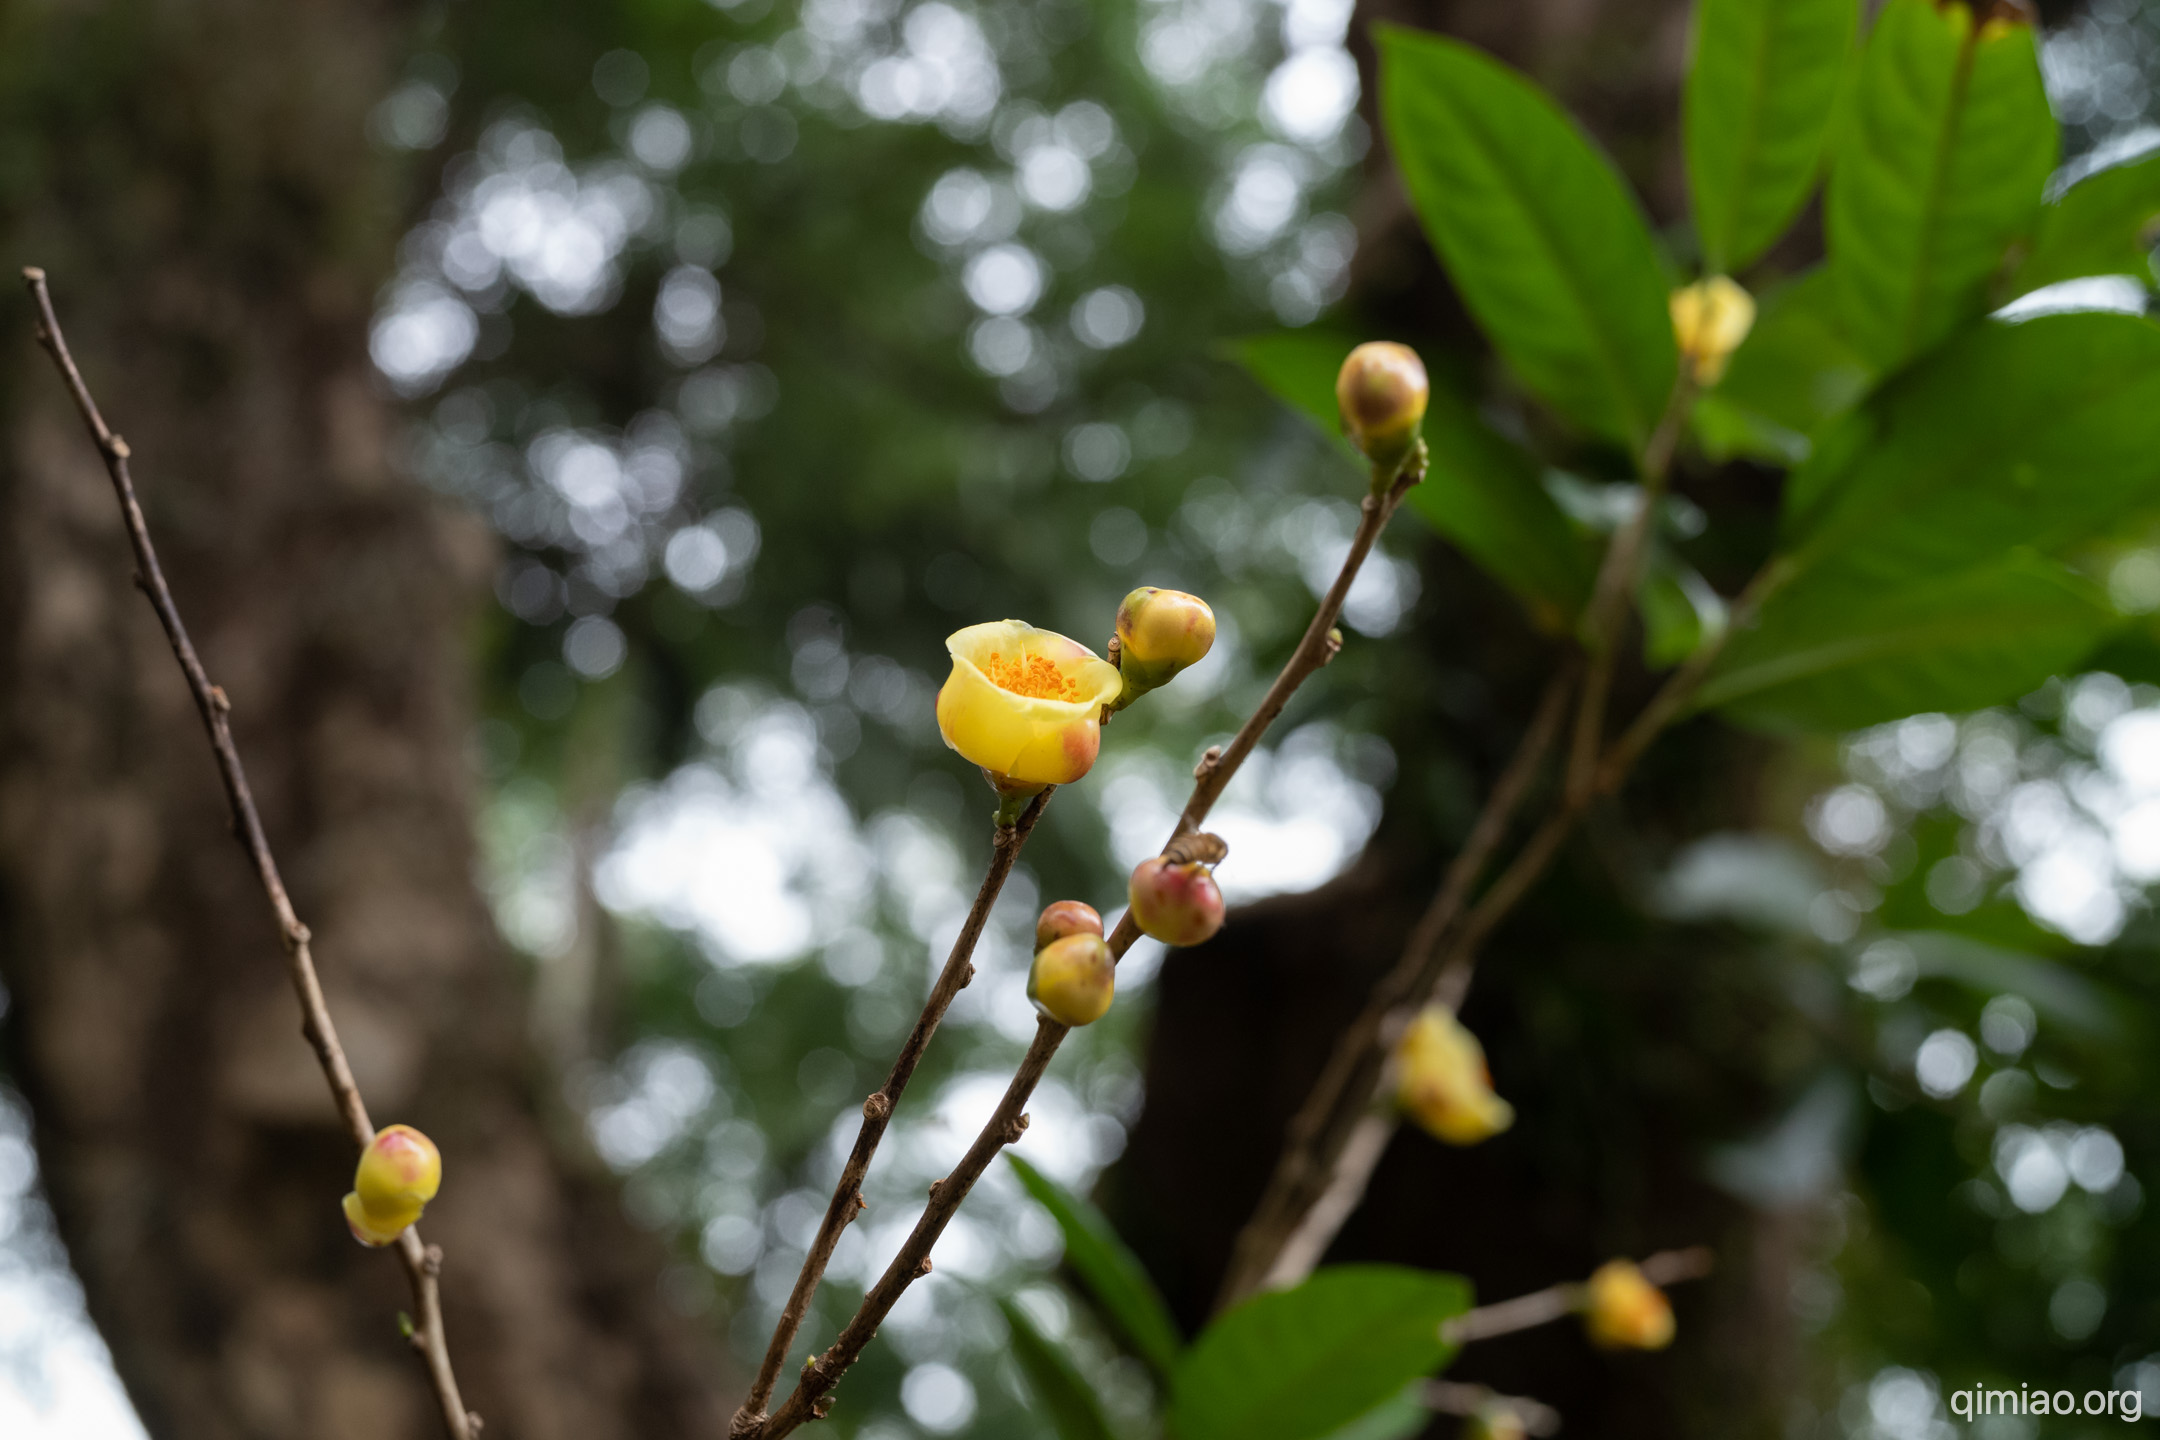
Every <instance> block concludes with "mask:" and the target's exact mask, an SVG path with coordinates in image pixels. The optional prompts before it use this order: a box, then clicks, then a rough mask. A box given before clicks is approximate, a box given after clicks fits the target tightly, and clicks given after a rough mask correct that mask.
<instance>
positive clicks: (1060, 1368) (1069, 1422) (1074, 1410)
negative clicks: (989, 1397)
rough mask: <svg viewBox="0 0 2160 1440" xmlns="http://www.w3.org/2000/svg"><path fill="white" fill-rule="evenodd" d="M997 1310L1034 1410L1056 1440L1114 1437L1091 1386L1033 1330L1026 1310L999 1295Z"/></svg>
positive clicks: (1110, 1439) (1061, 1353) (1047, 1339)
mask: <svg viewBox="0 0 2160 1440" xmlns="http://www.w3.org/2000/svg"><path fill="white" fill-rule="evenodd" d="M998 1309H1000V1310H1002V1311H1003V1312H1004V1313H1005V1327H1006V1329H1007V1330H1009V1331H1011V1333H1012V1357H1013V1360H1014V1361H1015V1362H1016V1363H1018V1365H1019V1366H1020V1373H1021V1374H1022V1375H1025V1376H1026V1377H1027V1383H1028V1388H1029V1389H1030V1390H1032V1391H1033V1392H1034V1393H1035V1406H1036V1410H1037V1413H1039V1414H1041V1415H1042V1416H1043V1417H1044V1418H1045V1419H1047V1420H1048V1421H1049V1422H1050V1423H1051V1425H1052V1426H1053V1427H1055V1428H1056V1430H1057V1433H1058V1440H1115V1437H1116V1434H1117V1432H1116V1431H1114V1430H1112V1429H1111V1428H1110V1422H1109V1420H1108V1419H1107V1418H1105V1417H1104V1415H1103V1412H1102V1407H1101V1406H1100V1405H1097V1404H1096V1403H1095V1391H1094V1389H1093V1387H1092V1386H1090V1385H1089V1384H1088V1383H1087V1380H1086V1379H1085V1378H1084V1377H1082V1375H1081V1374H1080V1371H1079V1370H1078V1369H1077V1368H1075V1367H1074V1365H1073V1362H1072V1358H1071V1357H1070V1356H1068V1355H1067V1354H1066V1353H1065V1352H1064V1351H1063V1350H1062V1349H1060V1348H1059V1347H1058V1346H1057V1344H1056V1343H1055V1342H1054V1341H1052V1340H1051V1339H1050V1337H1048V1336H1047V1335H1045V1334H1043V1333H1042V1331H1040V1330H1038V1329H1036V1328H1035V1322H1034V1321H1033V1320H1031V1319H1029V1318H1028V1313H1027V1311H1025V1310H1023V1309H1021V1308H1020V1306H1019V1305H1017V1304H1016V1303H1014V1302H1013V1301H1012V1300H1009V1299H1006V1298H1004V1297H1002V1296H1001V1297H999V1299H998Z"/></svg>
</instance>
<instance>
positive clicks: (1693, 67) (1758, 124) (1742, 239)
mask: <svg viewBox="0 0 2160 1440" xmlns="http://www.w3.org/2000/svg"><path fill="white" fill-rule="evenodd" d="M1858 15H1859V6H1858V5H1857V4H1856V3H1854V0H1700V3H1699V4H1698V5H1697V6H1696V7H1695V56H1694V60H1693V62H1692V63H1691V64H1690V66H1689V68H1688V78H1687V91H1686V94H1685V97H1684V99H1683V101H1682V104H1681V121H1682V125H1683V127H1684V130H1685V137H1686V142H1687V168H1688V185H1689V188H1690V190H1691V191H1692V192H1693V196H1694V203H1695V232H1696V234H1697V236H1699V237H1700V239H1701V241H1702V250H1703V262H1704V264H1705V265H1706V266H1707V267H1708V268H1709V269H1710V270H1711V271H1713V272H1731V271H1734V270H1738V269H1741V268H1742V267H1744V266H1746V265H1747V264H1749V263H1750V262H1751V261H1753V260H1754V259H1755V258H1756V257H1757V256H1759V255H1761V254H1762V252H1763V251H1764V250H1765V249H1767V248H1769V245H1770V242H1771V241H1773V240H1775V239H1777V237H1778V236H1779V235H1781V234H1783V233H1784V231H1785V227H1786V226H1788V225H1790V224H1791V223H1792V220H1793V216H1794V215H1796V214H1798V213H1799V210H1800V207H1801V206H1802V205H1804V204H1806V203H1807V197H1808V191H1809V190H1810V189H1811V188H1813V186H1814V183H1815V175H1816V171H1817V169H1818V168H1819V167H1820V165H1821V163H1822V152H1823V137H1824V135H1825V134H1826V133H1827V132H1828V130H1829V127H1830V116H1831V112H1832V109H1833V108H1834V103H1835V101H1836V99H1837V90H1838V83H1839V81H1840V79H1841V78H1842V77H1843V74H1844V69H1845V60H1846V57H1847V55H1849V54H1850V53H1851V51H1852V41H1853V27H1854V22H1855V20H1856V19H1857V18H1858Z"/></svg>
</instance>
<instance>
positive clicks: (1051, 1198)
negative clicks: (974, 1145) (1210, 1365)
mask: <svg viewBox="0 0 2160 1440" xmlns="http://www.w3.org/2000/svg"><path fill="white" fill-rule="evenodd" d="M1005 1158H1006V1159H1007V1160H1010V1161H1011V1162H1012V1167H1013V1173H1014V1174H1016V1175H1018V1176H1019V1177H1020V1183H1021V1184H1022V1185H1023V1186H1025V1187H1026V1189H1027V1192H1028V1194H1030V1195H1032V1196H1034V1197H1035V1199H1036V1201H1037V1202H1038V1203H1039V1204H1041V1205H1042V1207H1043V1208H1044V1209H1045V1210H1048V1211H1049V1212H1050V1217H1051V1218H1052V1219H1053V1220H1055V1221H1057V1226H1058V1229H1059V1230H1060V1231H1062V1232H1063V1233H1064V1236H1065V1263H1066V1264H1067V1265H1069V1266H1071V1267H1072V1271H1073V1274H1074V1275H1075V1276H1077V1277H1078V1278H1079V1280H1080V1283H1081V1284H1082V1285H1083V1286H1085V1287H1086V1289H1087V1292H1088V1294H1089V1295H1090V1296H1092V1297H1093V1298H1094V1300H1095V1303H1096V1304H1097V1305H1099V1306H1100V1307H1101V1308H1102V1313H1103V1315H1104V1317H1105V1318H1106V1319H1108V1320H1109V1322H1110V1324H1111V1326H1112V1328H1114V1329H1115V1330H1116V1331H1117V1332H1118V1334H1119V1336H1120V1337H1121V1338H1122V1339H1123V1340H1124V1341H1125V1343H1126V1344H1127V1345H1129V1346H1130V1347H1131V1348H1132V1352H1133V1353H1134V1354H1135V1355H1138V1356H1139V1357H1140V1358H1141V1359H1142V1360H1144V1361H1146V1362H1147V1364H1148V1366H1149V1367H1150V1368H1151V1369H1153V1370H1154V1371H1155V1373H1156V1374H1158V1375H1161V1376H1163V1377H1164V1378H1165V1379H1167V1378H1168V1377H1169V1375H1170V1373H1171V1370H1172V1369H1173V1367H1175V1366H1176V1364H1177V1362H1178V1352H1179V1351H1181V1350H1182V1349H1183V1348H1184V1345H1183V1342H1182V1341H1180V1339H1179V1338H1178V1330H1177V1322H1175V1321H1173V1320H1172V1319H1171V1318H1170V1307H1169V1306H1168V1305H1165V1304H1164V1303H1163V1298H1162V1294H1161V1292H1159V1291H1157V1290H1156V1288H1155V1283H1154V1282H1153V1281H1152V1280H1150V1279H1148V1276H1147V1271H1145V1270H1143V1269H1141V1268H1140V1262H1139V1260H1137V1259H1135V1258H1134V1256H1133V1253H1132V1251H1130V1250H1128V1249H1126V1248H1125V1242H1124V1241H1122V1240H1120V1239H1118V1236H1117V1232H1116V1231H1115V1230H1113V1229H1111V1228H1110V1222H1109V1221H1108V1220H1105V1219H1104V1218H1103V1216H1102V1212H1101V1211H1099V1210H1097V1209H1096V1208H1095V1207H1094V1206H1092V1205H1090V1204H1088V1202H1087V1201H1085V1200H1083V1199H1081V1198H1080V1197H1079V1196H1077V1195H1075V1194H1073V1193H1072V1192H1071V1191H1070V1190H1067V1189H1066V1188H1065V1187H1064V1186H1062V1185H1060V1184H1058V1183H1057V1182H1056V1181H1055V1180H1052V1179H1051V1178H1050V1177H1049V1176H1047V1175H1045V1174H1043V1173H1042V1172H1041V1171H1040V1170H1037V1169H1036V1168H1035V1167H1034V1166H1032V1165H1030V1164H1028V1162H1027V1161H1025V1160H1023V1159H1021V1158H1020V1157H1019V1156H1018V1155H1007V1156H1006V1157H1005Z"/></svg>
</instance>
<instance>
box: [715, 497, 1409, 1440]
mask: <svg viewBox="0 0 2160 1440" xmlns="http://www.w3.org/2000/svg"><path fill="white" fill-rule="evenodd" d="M1423 473H1424V472H1423V468H1422V465H1419V464H1413V465H1412V466H1411V467H1409V468H1406V469H1405V471H1404V472H1403V473H1402V475H1401V476H1400V477H1398V479H1397V480H1396V482H1395V483H1394V485H1392V486H1391V487H1390V488H1389V489H1388V490H1387V491H1386V492H1385V493H1384V494H1381V495H1378V496H1374V497H1370V498H1368V499H1367V500H1366V502H1365V505H1364V509H1363V512H1362V515H1361V518H1360V520H1359V523H1358V531H1357V535H1356V537H1355V538H1354V539H1353V540H1352V541H1351V544H1350V551H1349V553H1348V554H1347V555H1346V556H1344V558H1343V563H1342V569H1341V571H1340V572H1339V573H1338V574H1337V575H1336V577H1335V583H1334V584H1332V585H1330V586H1329V587H1328V590H1327V594H1326V595H1324V596H1323V597H1322V598H1321V601H1320V608H1319V610H1318V612H1317V613H1315V614H1314V616H1313V621H1312V624H1311V625H1309V626H1307V627H1306V630H1305V635H1304V638H1303V639H1302V640H1300V641H1299V642H1298V647H1297V649H1296V650H1294V651H1293V652H1292V653H1291V656H1290V659H1289V660H1288V661H1287V662H1286V663H1285V664H1284V666H1283V668H1282V671H1281V673H1280V674H1278V675H1277V676H1276V677H1275V683H1274V684H1273V685H1272V686H1270V687H1269V688H1268V693H1267V697H1266V698H1265V699H1264V700H1262V701H1261V703H1260V708H1259V709H1258V710H1256V711H1254V712H1253V715H1252V717H1251V718H1250V719H1248V720H1247V721H1246V722H1245V724H1244V725H1243V726H1242V727H1241V728H1240V729H1239V730H1238V733H1237V735H1236V737H1235V738H1233V739H1232V740H1231V742H1230V744H1229V745H1228V746H1226V747H1224V749H1223V751H1222V753H1221V754H1220V755H1216V756H1213V757H1212V758H1211V759H1210V760H1203V761H1202V762H1201V764H1200V766H1199V768H1198V769H1197V770H1196V772H1195V775H1194V782H1195V783H1194V785H1193V793H1192V797H1191V798H1190V799H1189V800H1187V801H1186V804H1185V810H1184V813H1183V814H1182V815H1181V816H1179V818H1178V823H1177V828H1176V830H1174V831H1173V832H1172V833H1171V835H1170V838H1169V839H1168V840H1167V841H1165V842H1164V849H1165V850H1166V851H1167V850H1168V849H1169V848H1170V847H1171V846H1172V845H1175V844H1177V843H1178V842H1179V840H1181V839H1182V838H1183V837H1185V836H1187V835H1190V834H1192V833H1193V832H1195V831H1197V830H1198V829H1199V828H1200V825H1201V823H1202V822H1203V821H1205V820H1206V819H1207V816H1208V812H1209V811H1210V810H1211V809H1212V808H1214V804H1215V801H1216V800H1217V799H1218V798H1219V797H1220V796H1221V794H1222V792H1223V788H1224V787H1225V786H1226V785H1228V784H1229V783H1230V778H1231V777H1232V776H1233V775H1235V774H1236V773H1237V769H1238V767H1239V766H1240V765H1242V764H1243V763H1244V761H1245V757H1246V756H1248V755H1250V754H1251V753H1252V751H1253V748H1254V746H1256V745H1257V744H1258V743H1259V741H1260V737H1261V736H1262V735H1263V734H1264V733H1265V732H1266V730H1267V728H1268V725H1269V724H1270V723H1271V722H1273V720H1274V719H1275V717H1276V716H1278V715H1280V714H1281V713H1282V711H1283V707H1284V706H1285V705H1287V704H1288V703H1289V700H1290V697H1291V695H1292V694H1293V693H1295V692H1296V690H1297V687H1298V686H1299V685H1301V684H1303V683H1304V682H1305V680H1306V679H1307V678H1309V677H1310V676H1311V675H1312V673H1313V672H1314V671H1316V670H1318V669H1319V668H1320V667H1321V666H1323V665H1325V664H1326V663H1327V662H1328V661H1329V660H1330V659H1332V658H1334V655H1335V651H1336V649H1337V642H1336V641H1335V640H1334V639H1333V638H1332V637H1331V635H1330V634H1329V632H1330V631H1332V630H1333V629H1334V628H1335V622H1336V620H1337V619H1338V618H1339V617H1340V616H1341V614H1342V605H1343V600H1344V598H1345V597H1346V596H1348V595H1349V593H1350V586H1351V584H1352V582H1354V581H1355V580H1356V579H1357V573H1358V569H1359V567H1360V566H1362V565H1363V564H1364V563H1365V557H1366V556H1367V555H1368V554H1370V553H1371V551H1372V547H1373V542H1374V541H1375V540H1377V539H1378V538H1379V536H1380V532H1381V531H1382V530H1383V529H1385V528H1386V526H1387V522H1388V520H1389V518H1390V517H1391V516H1392V515H1393V514H1394V513H1395V509H1396V507H1397V506H1398V505H1400V504H1401V503H1402V497H1403V495H1404V493H1405V492H1406V491H1407V490H1408V489H1409V488H1410V486H1412V485H1414V484H1416V483H1417V482H1418V481H1419V480H1420V479H1422V478H1423ZM1139 938H1140V927H1139V925H1138V924H1137V923H1136V922H1135V921H1134V920H1133V918H1132V915H1131V913H1130V912H1128V913H1127V914H1126V915H1125V917H1124V918H1123V919H1121V920H1120V921H1119V922H1118V924H1117V927H1116V929H1114V930H1112V931H1111V932H1110V936H1109V943H1110V953H1111V955H1112V957H1113V958H1115V959H1120V960H1122V959H1123V958H1124V957H1125V953H1126V952H1127V951H1128V950H1130V949H1132V947H1133V943H1134V942H1135V941H1137V940H1138V939H1139ZM1069 1033H1071V1032H1070V1031H1069V1030H1068V1029H1067V1028H1066V1027H1065V1026H1063V1025H1060V1024H1058V1023H1056V1022H1055V1021H1053V1020H1048V1019H1045V1020H1042V1021H1040V1022H1039V1023H1038V1025H1037V1027H1036V1031H1035V1039H1034V1042H1033V1043H1032V1044H1030V1045H1029V1046H1028V1051H1027V1054H1026V1056H1025V1057H1024V1058H1022V1060H1021V1062H1020V1066H1019V1069H1018V1070H1017V1071H1015V1072H1014V1074H1013V1078H1012V1083H1011V1084H1010V1085H1009V1086H1007V1087H1006V1090H1005V1096H1004V1098H1003V1099H1002V1100H1000V1101H999V1102H998V1107H997V1109H996V1110H995V1111H993V1112H992V1114H991V1116H990V1118H989V1120H988V1121H987V1122H985V1123H984V1125H983V1127H982V1129H981V1130H980V1131H979V1132H978V1133H977V1134H976V1137H975V1143H974V1144H973V1145H971V1146H970V1147H969V1148H968V1152H967V1154H966V1155H965V1156H963V1157H962V1158H961V1161H960V1163H959V1164H958V1165H956V1166H955V1167H954V1168H953V1171H952V1173H951V1174H949V1175H947V1176H946V1177H945V1178H944V1179H942V1180H940V1181H938V1182H937V1184H935V1185H934V1186H932V1187H931V1190H930V1204H929V1206H928V1208H926V1209H925V1210H924V1211H923V1213H922V1218H921V1219H919V1220H917V1221H916V1222H915V1228H914V1230H913V1231H912V1232H910V1234H909V1235H908V1238H907V1241H906V1243H905V1244H903V1245H902V1246H901V1247H900V1253H899V1254H898V1255H896V1256H895V1257H893V1261H892V1263H891V1264H890V1265H888V1266H887V1267H886V1269H885V1273H884V1274H883V1275H882V1276H881V1277H879V1279H878V1282H877V1284H875V1285H874V1286H872V1287H871V1289H870V1293H869V1294H867V1295H865V1296H864V1297H863V1302H862V1305H861V1306H860V1307H859V1308H858V1309H857V1310H856V1312H855V1314H854V1317H853V1318H852V1319H850V1320H849V1321H848V1323H847V1325H846V1327H845V1328H844V1329H842V1330H841V1332H840V1337H839V1338H838V1339H837V1340H835V1341H834V1342H833V1344H832V1346H831V1348H829V1349H828V1350H826V1351H825V1353H824V1354H822V1355H819V1356H817V1357H816V1358H814V1359H812V1360H810V1361H809V1362H808V1363H806V1364H805V1365H804V1366H803V1370H802V1377H801V1379H800V1380H798V1381H797V1382H796V1385H795V1389H794V1390H793V1391H792V1392H790V1393H789V1395H788V1397H787V1399H786V1401H784V1402H783V1403H782V1404H781V1406H780V1408H779V1409H778V1410H775V1411H774V1412H773V1413H772V1414H771V1415H770V1416H769V1417H766V1418H763V1419H760V1418H758V1417H755V1416H752V1417H749V1418H748V1420H747V1423H745V1420H744V1419H743V1418H742V1417H738V1419H737V1421H736V1428H735V1430H734V1435H735V1437H736V1440H779V1437H780V1436H783V1435H786V1434H789V1433H790V1432H792V1431H794V1430H795V1429H796V1428H798V1427H799V1426H801V1425H803V1424H805V1423H806V1422H808V1421H811V1420H815V1419H818V1418H821V1417H822V1416H823V1415H824V1414H825V1412H826V1410H827V1409H829V1408H830V1407H831V1403H832V1402H831V1398H830V1397H831V1393H832V1389H833V1387H834V1386H836V1385H838V1384H839V1383H840V1377H841V1376H843V1375H845V1374H846V1373H847V1371H848V1368H849V1367H850V1366H852V1365H853V1364H854V1363H855V1361H856V1359H857V1358H858V1357H860V1356H861V1354H862V1352H863V1348H864V1347H865V1346H867V1345H868V1344H869V1343H870V1339H871V1337H872V1336H873V1335H875V1334H876V1333H877V1327H878V1326H879V1324H880V1323H882V1322H883V1320H884V1318H885V1316H886V1315H887V1314H888V1313H890V1312H891V1310H892V1307H893V1306H894V1304H895V1303H897V1302H898V1301H899V1299H900V1296H901V1295H902V1294H903V1293H904V1292H905V1291H906V1289H907V1287H908V1286H910V1285H912V1284H914V1283H915V1281H917V1280H919V1279H921V1278H922V1277H923V1276H925V1275H927V1274H929V1273H930V1250H931V1247H932V1246H934V1245H936V1244H937V1240H938V1237H939V1236H940V1235H942V1234H943V1233H944V1231H945V1227H946V1225H947V1224H948V1223H950V1222H951V1220H952V1217H953V1215H954V1214H955V1213H956V1212H957V1211H958V1210H959V1208H960V1202H961V1201H963V1200H965V1199H966V1198H967V1195H968V1192H969V1191H970V1190H972V1189H973V1188H974V1187H975V1182H976V1181H978V1180H980V1179H981V1178H982V1174H983V1171H984V1170H986V1169H988V1168H989V1165H990V1162H991V1161H992V1160H993V1159H995V1158H996V1157H997V1154H998V1152H999V1151H1000V1150H1002V1149H1004V1148H1005V1147H1006V1146H1007V1145H1010V1144H1012V1143H1013V1142H1014V1141H1016V1140H1018V1139H1019V1138H1020V1136H1021V1134H1022V1132H1023V1131H1025V1130H1026V1129H1027V1123H1028V1117H1027V1114H1026V1108H1027V1102H1028V1098H1029V1097H1030V1096H1031V1095H1033V1094H1034V1093H1035V1086H1036V1084H1037V1083H1038V1082H1039V1081H1041V1079H1042V1077H1043V1072H1044V1071H1046V1070H1047V1069H1048V1068H1049V1066H1050V1059H1051V1057H1052V1056H1054V1055H1055V1054H1057V1048H1058V1046H1059V1045H1061V1044H1063V1043H1064V1040H1065V1037H1066V1035H1068V1034H1069Z"/></svg>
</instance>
